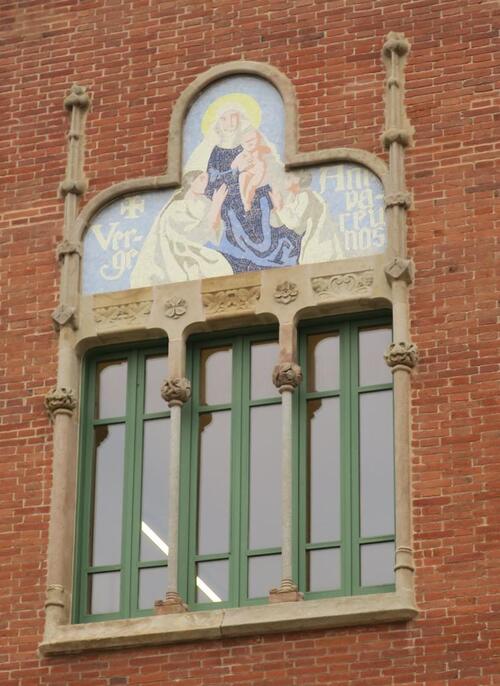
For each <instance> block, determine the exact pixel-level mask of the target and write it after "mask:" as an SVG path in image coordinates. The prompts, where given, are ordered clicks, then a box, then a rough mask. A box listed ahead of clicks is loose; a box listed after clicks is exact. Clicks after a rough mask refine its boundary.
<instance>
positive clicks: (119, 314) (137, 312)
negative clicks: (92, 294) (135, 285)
mask: <svg viewBox="0 0 500 686" xmlns="http://www.w3.org/2000/svg"><path fill="white" fill-rule="evenodd" d="M152 305H153V301H152V300H140V301H137V302H131V303H123V304H117V305H106V306H105V307H95V308H94V320H95V322H96V323H97V324H99V325H101V326H110V327H114V326H120V325H133V324H138V323H143V322H144V320H145V319H146V317H147V316H148V315H149V314H151V307H152Z"/></svg>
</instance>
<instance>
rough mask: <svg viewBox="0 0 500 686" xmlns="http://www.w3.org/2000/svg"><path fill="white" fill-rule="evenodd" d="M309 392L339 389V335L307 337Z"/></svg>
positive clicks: (323, 334)
mask: <svg viewBox="0 0 500 686" xmlns="http://www.w3.org/2000/svg"><path fill="white" fill-rule="evenodd" d="M307 379H308V381H307V386H308V388H307V390H308V391H334V390H336V389H337V388H338V387H339V337H338V334H331V333H321V334H317V335H314V336H308V337H307Z"/></svg>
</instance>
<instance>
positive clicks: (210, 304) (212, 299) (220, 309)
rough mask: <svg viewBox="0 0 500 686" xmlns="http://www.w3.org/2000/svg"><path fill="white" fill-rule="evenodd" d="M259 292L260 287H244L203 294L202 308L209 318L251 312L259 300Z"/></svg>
mask: <svg viewBox="0 0 500 686" xmlns="http://www.w3.org/2000/svg"><path fill="white" fill-rule="evenodd" d="M260 292H261V291H260V286H244V287H242V288H228V289H225V290H221V291H211V292H207V293H203V295H202V299H203V308H204V309H205V311H206V314H207V316H209V317H210V316H214V315H223V314H236V313H238V312H248V311H250V312H252V311H254V310H255V306H256V305H257V302H258V300H259V299H260Z"/></svg>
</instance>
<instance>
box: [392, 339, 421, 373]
mask: <svg viewBox="0 0 500 686" xmlns="http://www.w3.org/2000/svg"><path fill="white" fill-rule="evenodd" d="M384 358H385V361H386V362H387V364H388V365H389V367H391V369H392V371H395V370H396V369H404V370H405V371H408V372H409V371H411V370H412V369H413V368H414V367H415V365H416V364H417V362H418V351H417V346H416V345H415V344H414V343H406V342H405V341H399V342H398V343H391V344H390V346H389V347H388V348H387V351H386V353H385V354H384Z"/></svg>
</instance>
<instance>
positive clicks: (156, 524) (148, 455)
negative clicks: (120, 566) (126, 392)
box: [141, 419, 170, 560]
mask: <svg viewBox="0 0 500 686" xmlns="http://www.w3.org/2000/svg"><path fill="white" fill-rule="evenodd" d="M169 445H170V419H153V420H150V421H148V422H144V454H143V465H142V500H141V503H142V512H141V560H161V559H165V558H166V557H167V554H168V545H167V544H168V469H169Z"/></svg>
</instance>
